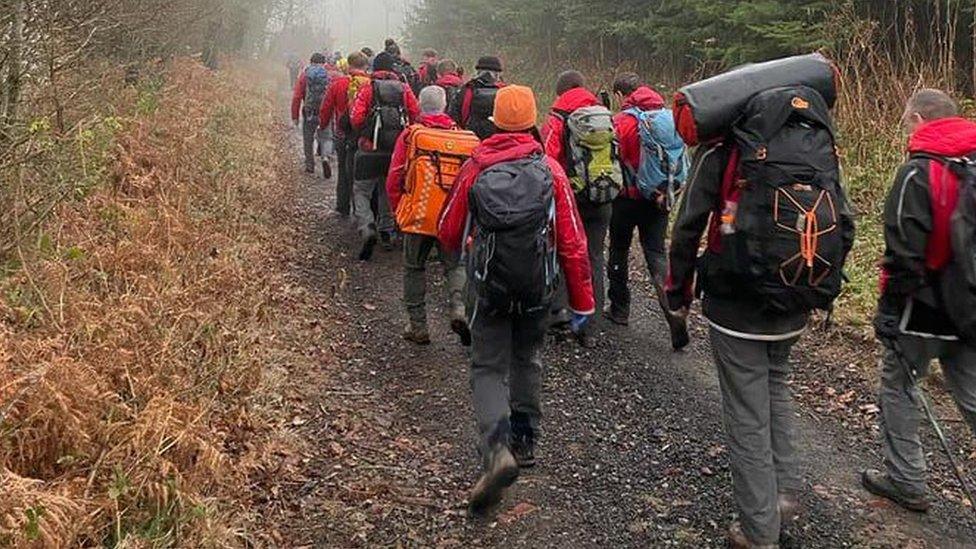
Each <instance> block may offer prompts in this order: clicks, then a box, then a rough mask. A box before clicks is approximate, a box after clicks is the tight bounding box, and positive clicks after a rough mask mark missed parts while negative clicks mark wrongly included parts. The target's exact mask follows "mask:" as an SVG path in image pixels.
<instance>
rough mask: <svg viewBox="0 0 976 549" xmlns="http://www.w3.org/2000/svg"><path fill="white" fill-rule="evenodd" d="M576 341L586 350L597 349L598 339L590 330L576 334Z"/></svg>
mask: <svg viewBox="0 0 976 549" xmlns="http://www.w3.org/2000/svg"><path fill="white" fill-rule="evenodd" d="M576 341H577V342H579V344H580V347H582V348H584V349H595V348H596V338H595V337H593V334H592V333H591V332H590V331H589V330H583V331H582V332H579V333H578V334H576Z"/></svg>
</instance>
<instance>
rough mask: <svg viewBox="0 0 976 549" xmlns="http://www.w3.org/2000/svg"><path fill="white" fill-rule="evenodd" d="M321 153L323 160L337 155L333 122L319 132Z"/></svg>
mask: <svg viewBox="0 0 976 549" xmlns="http://www.w3.org/2000/svg"><path fill="white" fill-rule="evenodd" d="M319 155H320V156H321V157H322V160H323V161H326V160H328V159H329V157H332V156H334V155H335V132H334V131H333V130H332V125H331V124H330V125H329V127H328V128H325V129H324V130H322V131H320V132H319Z"/></svg>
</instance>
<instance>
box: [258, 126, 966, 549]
mask: <svg viewBox="0 0 976 549" xmlns="http://www.w3.org/2000/svg"><path fill="white" fill-rule="evenodd" d="M291 139H292V140H294V136H292V137H291ZM292 145H293V148H292V150H296V151H297V147H295V146H294V145H295V144H294V143H292ZM293 165H294V166H295V168H294V170H293V171H291V172H290V174H289V175H288V177H292V178H293V180H294V185H295V187H294V201H293V203H291V204H287V205H283V212H282V217H281V220H282V238H288V239H293V241H294V246H295V247H294V250H293V254H292V255H291V256H290V257H288V258H285V259H286V260H287V265H288V269H289V277H290V279H291V283H292V284H294V285H295V286H296V287H298V288H300V291H297V292H295V295H294V296H293V297H292V298H290V299H289V300H287V302H285V303H283V307H287V309H288V310H289V313H288V316H289V319H290V321H289V323H288V326H287V327H286V328H283V331H284V333H283V334H282V339H284V340H285V341H288V342H291V344H292V345H293V346H294V347H295V348H296V349H299V350H300V351H299V352H300V353H301V354H303V355H306V356H309V357H312V358H313V359H314V361H315V368H313V369H310V370H307V369H299V370H296V371H295V372H294V376H295V377H294V379H293V380H292V382H293V384H294V386H295V392H296V395H298V396H294V397H293V398H291V399H290V400H289V401H288V402H287V403H286V404H285V405H286V406H289V407H291V408H293V409H290V410H289V417H292V416H293V417H294V418H295V420H294V421H292V422H291V423H289V424H287V425H286V428H288V429H293V430H294V431H295V432H296V435H297V436H299V437H301V438H302V439H304V440H305V441H306V446H305V449H304V450H303V451H302V452H301V455H300V456H291V458H289V459H285V461H286V462H287V467H285V468H283V470H282V472H281V474H280V475H279V476H277V477H275V478H269V479H266V480H265V481H264V482H263V483H261V484H260V486H258V488H259V489H260V490H262V491H268V490H270V495H268V494H263V495H262V496H260V497H259V498H258V499H259V500H260V501H261V502H262V505H264V508H265V509H266V518H267V519H268V520H269V521H271V522H274V523H276V524H278V528H279V529H280V530H281V534H280V538H278V535H277V534H276V543H278V544H281V545H283V546H292V547H295V546H314V547H348V546H352V547H357V546H359V547H375V546H397V545H401V546H443V547H448V546H457V547H470V546H517V547H564V548H565V547H623V546H627V547H662V546H677V547H724V546H725V528H726V526H727V524H728V522H729V521H730V520H731V519H732V518H733V502H732V499H731V497H732V496H731V489H730V479H729V473H728V468H727V455H726V451H725V446H724V440H723V434H722V430H721V425H720V419H719V414H718V411H719V397H718V391H717V382H716V380H715V376H714V374H713V371H712V364H711V360H710V359H709V350H708V345H707V341H705V340H704V338H703V335H704V333H703V331H702V329H701V326H700V325H697V326H696V327H695V330H694V334H693V337H694V343H693V344H692V345H691V347H690V348H689V350H688V351H687V352H683V353H677V354H676V353H672V352H671V350H670V348H669V343H668V340H667V337H666V335H665V334H666V328H665V325H664V323H663V321H662V320H661V319H660V317H659V315H658V314H657V313H656V312H655V311H653V310H652V308H651V304H652V300H651V297H650V294H649V292H648V290H647V288H646V286H647V284H646V283H643V284H642V283H640V281H643V276H642V274H641V271H640V268H641V267H642V265H641V264H640V262H638V261H632V270H633V271H634V274H633V277H634V278H635V279H638V280H639V281H638V282H637V283H635V290H636V292H635V294H636V295H635V304H634V315H633V318H632V319H631V326H630V327H629V328H617V327H613V328H611V327H604V328H603V335H602V336H601V337H600V338H599V339H600V343H599V347H598V348H597V349H593V350H583V349H581V348H580V347H578V346H577V345H576V344H575V343H574V342H569V341H567V342H556V341H550V344H549V345H548V350H547V352H546V357H545V365H546V370H545V388H544V395H543V399H544V413H545V414H546V417H545V419H544V427H543V428H544V433H543V440H542V442H541V446H540V448H539V450H538V453H537V456H538V458H539V462H540V464H539V466H537V467H536V468H535V469H534V470H531V471H529V472H528V473H526V474H524V475H523V476H522V478H521V479H520V480H519V482H518V483H517V485H516V486H515V488H514V489H513V490H511V493H510V494H509V496H508V497H507V499H506V500H505V502H504V503H503V505H502V506H501V509H500V511H499V514H498V515H497V516H495V517H494V518H492V519H491V520H486V521H472V520H470V519H468V518H467V517H466V516H465V513H464V499H465V496H466V491H467V489H468V487H469V486H470V485H471V483H472V482H473V481H474V479H475V478H476V475H477V468H476V466H477V458H476V454H475V450H474V424H473V416H472V412H471V409H470V403H469V399H468V385H467V370H466V363H467V357H466V354H465V352H464V350H463V349H462V348H461V347H460V346H458V345H457V344H456V340H455V338H454V336H453V334H451V333H450V331H449V328H448V326H447V322H446V320H445V319H444V307H443V298H444V294H443V286H442V285H441V284H440V283H439V280H438V274H439V272H440V270H439V268H438V266H435V267H434V269H433V271H432V272H431V273H429V275H428V276H429V279H430V280H432V281H434V283H435V284H436V285H435V286H434V287H433V288H432V289H431V291H430V292H429V296H428V302H429V307H428V308H429V315H430V318H431V331H432V338H433V344H432V345H430V346H428V347H417V346H414V345H412V344H409V343H407V342H405V341H403V340H402V339H401V338H400V331H401V329H402V326H403V318H404V315H403V312H402V310H401V304H400V301H399V296H400V271H399V257H398V254H397V252H384V251H381V250H379V251H378V252H377V254H376V256H375V257H374V260H373V261H372V262H370V263H360V262H358V261H355V260H354V256H355V250H356V240H357V239H356V236H355V233H354V231H353V230H352V229H351V228H350V227H349V226H348V224H347V222H345V221H343V220H341V219H340V218H338V217H335V216H331V215H330V212H331V209H332V205H333V204H334V198H333V190H334V186H333V184H332V183H331V182H324V181H323V180H322V179H321V178H311V177H307V176H304V175H299V172H298V166H299V161H298V159H297V156H296V157H295V161H294V164H293ZM811 337H815V336H807V337H806V339H810V338H811ZM862 351H863V349H862ZM794 355H795V358H796V359H797V360H796V361H795V362H796V363H795V367H796V369H797V370H798V373H799V375H798V376H797V377H798V379H797V380H796V381H795V382H794V385H795V386H796V387H797V388H798V392H799V393H801V394H802V398H801V400H802V404H801V405H799V406H798V409H797V412H798V416H799V418H800V420H799V425H800V433H799V436H800V447H801V455H802V458H803V459H802V462H803V474H804V479H805V481H806V484H807V487H808V488H809V490H807V492H806V494H805V495H804V497H803V503H804V505H805V514H804V515H803V517H802V518H801V519H800V521H799V522H798V523H797V524H796V525H794V526H793V527H792V528H791V529H790V531H789V532H788V533H787V534H786V536H785V537H784V540H783V541H784V547H866V546H876V547H905V546H910V547H962V546H969V545H971V544H973V543H974V542H973V540H976V524H974V522H973V521H972V519H971V516H970V515H969V514H968V513H970V510H968V509H966V508H964V507H962V506H961V505H960V504H959V503H958V501H951V500H950V499H949V498H950V497H955V496H954V495H953V494H955V482H954V481H953V480H951V479H950V478H949V477H948V476H947V475H946V472H945V469H944V464H943V462H944V461H945V460H944V458H943V457H942V456H941V454H939V450H938V448H937V446H936V444H935V442H934V440H931V439H930V440H928V441H927V448H928V449H929V451H930V452H932V458H931V461H932V462H934V466H935V467H936V468H937V472H936V473H937V474H936V475H935V478H934V479H933V490H932V491H933V495H934V496H935V498H936V500H935V505H934V508H933V510H932V511H931V512H930V513H929V514H927V515H921V516H919V515H914V514H910V513H907V512H904V511H901V510H900V509H896V508H894V507H893V506H891V505H889V504H887V503H885V502H882V501H879V500H875V499H873V498H870V497H868V496H867V495H866V494H865V493H864V492H863V491H862V490H861V489H860V487H859V485H858V484H857V483H856V472H857V471H858V470H859V469H860V468H862V467H864V466H867V465H877V464H879V463H880V461H879V457H878V455H877V447H878V446H877V443H876V440H875V430H874V429H873V427H872V425H873V423H874V420H873V418H872V417H867V418H864V417H861V416H862V415H863V413H864V410H865V409H866V410H867V412H866V413H867V414H868V415H869V416H870V413H871V410H870V409H869V408H870V407H869V405H868V404H865V403H871V402H873V396H872V395H871V392H873V389H872V386H871V385H870V383H873V380H872V376H871V373H870V372H863V371H853V370H854V368H853V367H847V368H845V363H844V362H842V361H840V359H839V358H838V362H840V364H826V363H823V362H818V361H816V360H804V357H805V356H812V355H811V354H808V353H804V352H803V350H798V351H797V352H796V353H794ZM821 355H824V356H830V354H829V353H818V354H817V356H821ZM834 356H839V354H838V353H834ZM839 373H841V375H838V374H839ZM851 390H853V391H855V393H854V395H855V396H851V397H848V398H847V399H846V401H845V400H844V399H843V398H841V399H838V398H836V395H838V394H840V395H841V396H844V395H845V394H850V393H849V391H851ZM838 402H840V404H838ZM955 435H956V436H955V437H954V438H955V440H960V437H963V439H965V438H964V435H965V433H964V431H961V430H958V429H957V430H956V431H955ZM970 463H972V462H971V461H970ZM270 485H273V490H272V489H271V488H269V486H270Z"/></svg>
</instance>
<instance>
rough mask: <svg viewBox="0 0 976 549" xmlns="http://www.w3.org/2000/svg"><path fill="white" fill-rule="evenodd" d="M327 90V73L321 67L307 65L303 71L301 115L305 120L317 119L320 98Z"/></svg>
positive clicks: (320, 103) (320, 102)
mask: <svg viewBox="0 0 976 549" xmlns="http://www.w3.org/2000/svg"><path fill="white" fill-rule="evenodd" d="M327 89H329V72H328V71H327V70H325V67H323V66H322V65H309V67H308V68H307V69H305V98H304V102H303V106H302V114H303V115H304V116H305V119H306V120H311V119H313V118H314V119H318V117H319V110H320V109H321V108H322V98H323V97H325V91H326V90H327Z"/></svg>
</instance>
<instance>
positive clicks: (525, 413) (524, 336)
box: [511, 314, 546, 438]
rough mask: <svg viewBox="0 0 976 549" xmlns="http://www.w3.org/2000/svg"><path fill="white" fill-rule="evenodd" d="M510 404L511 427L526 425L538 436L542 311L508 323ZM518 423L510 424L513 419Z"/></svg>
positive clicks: (543, 328) (542, 328)
mask: <svg viewBox="0 0 976 549" xmlns="http://www.w3.org/2000/svg"><path fill="white" fill-rule="evenodd" d="M512 332H513V334H512V338H513V344H512V372H511V391H512V396H511V408H512V418H513V428H516V429H518V430H524V429H529V430H531V432H532V434H533V435H535V436H536V438H538V432H539V421H540V420H541V419H542V409H541V406H540V401H539V392H540V390H541V389H542V346H543V343H544V342H545V335H546V319H545V316H544V315H540V314H530V315H522V316H520V317H518V318H517V319H516V321H515V322H514V323H513V326H512ZM516 421H517V422H518V424H519V425H514V423H515V422H516Z"/></svg>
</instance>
